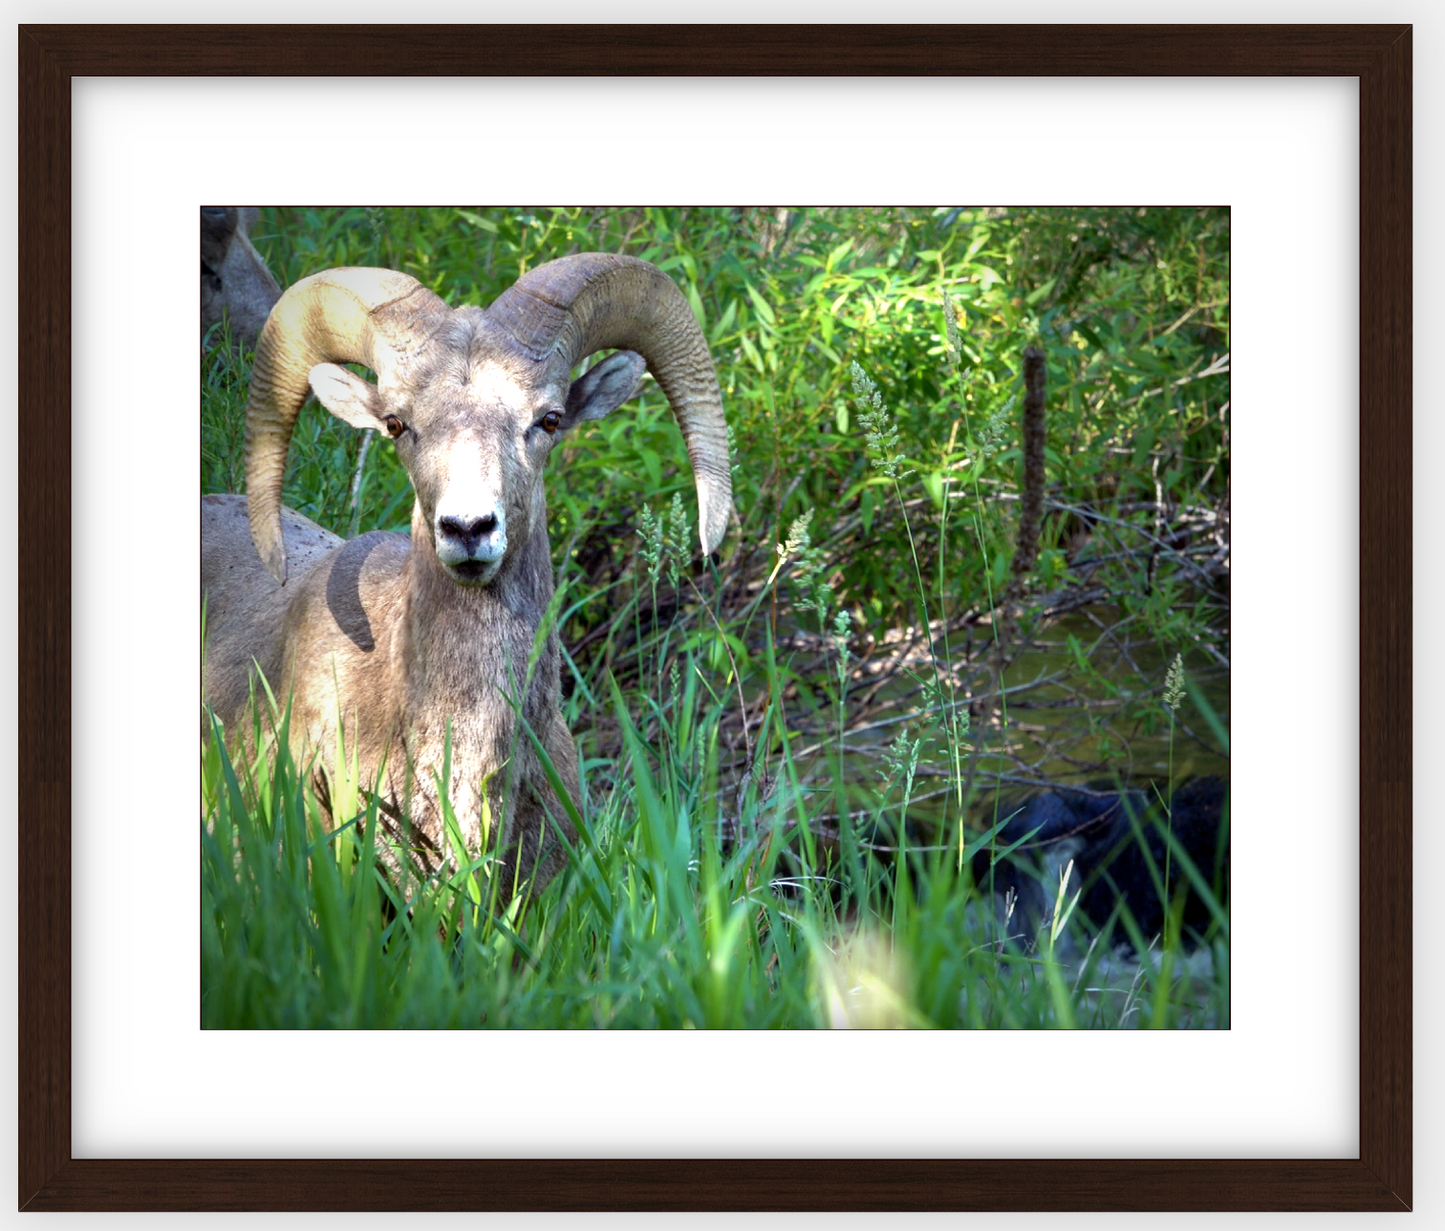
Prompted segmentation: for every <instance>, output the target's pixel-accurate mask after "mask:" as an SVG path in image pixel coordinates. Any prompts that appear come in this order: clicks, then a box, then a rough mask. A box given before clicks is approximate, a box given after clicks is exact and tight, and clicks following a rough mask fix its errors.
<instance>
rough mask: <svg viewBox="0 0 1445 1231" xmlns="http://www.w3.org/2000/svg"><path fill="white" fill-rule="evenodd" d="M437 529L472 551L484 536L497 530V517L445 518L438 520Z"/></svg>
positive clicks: (493, 515) (487, 515)
mask: <svg viewBox="0 0 1445 1231" xmlns="http://www.w3.org/2000/svg"><path fill="white" fill-rule="evenodd" d="M437 528H438V529H439V530H441V532H442V534H443V535H445V536H446V537H447V538H449V539H456V540H457V541H458V542H460V543H464V544H465V545H466V547H467V548H468V550H471V549H473V548H475V547H476V545H477V543H478V542H479V541H480V540H481V537H482V535H484V534H491V532H492V531H493V530H495V529H496V528H497V515H496V514H495V513H488V514H486V516H484V517H472V518H461V517H443V518H440V519H439V520H438V522H437Z"/></svg>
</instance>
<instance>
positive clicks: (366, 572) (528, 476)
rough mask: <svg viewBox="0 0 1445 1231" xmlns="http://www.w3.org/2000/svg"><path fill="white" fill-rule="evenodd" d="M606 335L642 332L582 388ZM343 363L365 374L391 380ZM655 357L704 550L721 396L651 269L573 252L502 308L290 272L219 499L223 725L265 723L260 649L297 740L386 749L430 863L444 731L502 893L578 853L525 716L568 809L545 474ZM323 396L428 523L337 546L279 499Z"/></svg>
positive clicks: (400, 808) (386, 792)
mask: <svg viewBox="0 0 1445 1231" xmlns="http://www.w3.org/2000/svg"><path fill="white" fill-rule="evenodd" d="M612 347H621V348H624V349H621V350H619V351H618V352H617V353H615V354H613V355H610V356H609V357H608V358H606V359H603V360H602V361H600V362H599V363H597V364H596V365H595V366H593V367H592V368H591V369H590V370H589V371H588V372H587V373H586V374H585V375H583V376H581V377H579V378H578V379H577V380H575V381H573V380H572V379H571V376H570V373H571V370H572V368H573V367H574V366H575V365H576V364H577V363H579V362H580V361H581V360H582V359H584V358H585V357H587V356H588V355H592V354H594V353H596V352H597V351H599V350H603V349H608V348H612ZM343 363H360V364H365V365H366V366H368V367H370V368H371V369H372V370H373V371H374V372H375V373H376V374H377V384H376V385H374V386H373V385H371V384H369V383H368V382H367V381H365V380H363V379H361V378H360V377H358V376H355V375H353V374H352V373H351V372H349V371H347V370H346V369H344V368H342V367H340V366H338V365H339V364H343ZM644 366H645V367H647V368H650V369H651V371H652V374H653V376H654V377H655V378H656V380H657V382H658V384H659V385H660V386H661V387H662V389H663V391H664V393H666V395H667V398H668V401H669V402H670V403H671V405H672V409H673V413H674V414H675V416H676V418H677V421H678V424H679V426H680V427H681V429H682V434H683V438H684V440H685V442H686V445H687V451H688V456H689V458H690V459H691V462H692V469H693V474H694V477H695V480H696V484H697V495H698V508H699V537H700V538H701V541H702V548H703V551H704V552H707V553H711V552H713V551H715V550H716V549H717V546H718V544H719V543H720V542H721V540H722V537H723V534H724V532H725V530H726V528H727V523H728V517H729V515H730V512H731V509H732V483H731V477H730V467H729V463H728V445H727V435H726V431H727V427H726V423H725V421H724V419H723V410H722V398H721V395H720V393H719V390H718V384H717V377H716V375H715V373H714V370H713V365H712V360H711V358H710V356H709V354H708V349H707V343H706V341H705V340H704V338H703V335H702V331H701V330H700V329H699V328H698V325H697V322H696V320H695V319H694V317H693V315H692V310H691V308H690V307H689V306H688V303H687V300H686V299H685V298H684V297H683V295H682V293H681V292H680V291H679V290H678V288H677V286H676V285H675V284H674V283H673V282H672V281H671V279H669V278H668V277H667V276H666V275H665V274H663V273H662V272H661V271H660V270H659V269H657V268H656V267H655V266H653V265H650V264H648V263H646V262H645V261H640V260H636V259H634V258H631V257H624V256H614V255H609V254H598V253H584V254H580V255H577V256H570V257H564V258H562V259H561V260H556V261H552V262H551V263H549V264H545V265H542V266H539V267H538V268H536V269H534V270H532V271H531V272H530V273H528V274H527V275H526V276H524V277H523V278H521V279H520V280H519V281H518V282H517V283H515V284H514V285H513V286H512V287H511V288H510V289H508V290H507V291H506V292H504V293H503V294H502V295H501V296H500V297H499V298H498V299H497V300H496V302H495V303H493V304H492V305H491V307H490V308H487V309H485V310H484V309H481V308H477V307H459V308H456V309H452V308H449V307H448V306H447V304H446V303H445V302H444V301H443V300H441V299H440V298H438V297H437V296H436V295H434V294H432V293H431V292H430V291H428V290H427V289H426V288H425V287H423V286H422V285H421V283H419V282H417V281H416V280H415V279H414V278H411V277H408V276H407V275H405V274H401V273H393V272H391V271H390V270H384V269H334V270H329V271H326V272H324V273H319V274H316V275H314V276H312V277H310V278H306V279H303V280H302V281H301V282H298V283H297V284H296V285H295V286H293V287H291V288H290V289H289V290H288V291H287V292H286V293H285V295H283V296H282V297H281V300H280V302H279V303H278V304H277V305H276V307H275V309H274V310H273V311H272V313H271V317H270V320H269V321H268V322H267V324H266V327H265V329H264V331H263V332H262V334H261V340H260V344H259V346H258V349H257V352H256V361H255V366H254V369H253V372H252V377H251V391H250V401H249V403H248V406H247V411H246V484H247V489H248V492H249V499H248V498H246V497H241V496H203V497H202V501H201V519H202V520H201V527H202V529H201V543H202V566H201V567H202V572H201V582H202V587H203V590H204V592H205V595H206V601H207V604H208V606H207V612H206V662H205V681H204V694H205V697H206V699H207V702H208V704H209V706H210V707H211V710H212V712H214V713H215V714H216V716H217V717H218V718H219V719H220V720H221V722H222V723H223V724H224V726H225V727H226V728H227V731H228V739H234V738H237V737H241V738H244V730H245V728H246V727H247V726H248V725H249V720H248V718H247V715H248V702H249V700H250V697H251V690H252V681H253V670H254V668H253V662H254V664H255V665H256V666H259V668H260V670H261V672H262V673H263V674H264V675H265V678H266V679H267V681H269V683H270V685H271V687H272V688H273V690H274V691H275V694H276V697H277V698H278V700H281V701H284V700H285V698H286V697H288V696H289V697H290V698H291V706H292V713H291V739H292V744H293V746H295V747H297V748H300V749H304V750H314V751H317V752H319V753H320V754H321V755H322V756H323V757H326V758H328V763H329V758H330V756H331V755H332V750H333V749H334V748H335V744H336V734H337V732H336V722H337V717H338V715H339V716H340V720H341V724H342V730H343V736H344V742H345V746H346V749H347V753H348V756H349V755H351V751H352V749H353V748H355V749H356V750H357V751H358V753H359V762H360V766H361V771H362V777H363V779H364V780H365V779H366V778H368V777H371V778H375V777H376V775H377V770H378V767H379V766H380V765H381V764H382V763H383V761H384V764H385V768H384V771H383V776H384V781H379V782H377V789H378V791H379V792H380V794H381V798H382V799H383V801H385V802H386V804H387V807H386V811H387V814H388V815H387V816H386V817H384V818H383V826H384V828H386V830H387V831H388V837H389V838H390V839H391V841H392V842H394V843H396V844H397V845H398V846H399V847H400V848H402V849H404V850H406V851H407V852H408V853H409V858H410V862H411V863H412V865H413V867H414V869H415V870H416V871H417V872H418V873H420V874H422V875H426V874H429V873H430V872H432V871H434V870H435V869H437V868H438V867H440V866H442V865H443V863H444V862H445V858H446V852H447V849H448V847H447V841H446V839H445V835H444V826H443V818H442V816H441V810H440V808H439V806H438V790H437V786H438V782H439V780H440V777H441V773H442V765H443V752H444V747H445V745H446V742H447V740H448V738H449V739H450V755H451V777H450V781H449V783H447V784H446V785H447V788H448V794H449V797H450V800H451V803H452V806H453V808H454V809H455V813H456V817H457V820H458V822H459V823H460V827H461V831H462V834H463V836H464V838H465V841H466V845H467V848H468V851H469V852H470V853H471V854H472V856H473V857H475V856H476V854H477V852H478V850H479V848H480V847H481V846H482V845H483V801H484V796H485V801H486V803H487V805H488V808H489V812H490V816H491V817H492V818H493V820H492V825H493V830H492V835H491V837H492V841H493V843H494V844H495V842H496V838H497V836H498V832H500V835H501V842H500V845H499V847H498V848H497V849H500V850H503V851H506V852H507V854H506V856H505V859H504V860H503V862H502V864H501V869H500V870H501V872H502V881H503V883H502V886H501V888H502V896H503V897H504V898H506V897H508V896H510V893H511V890H512V886H513V881H514V878H516V877H526V876H528V875H529V874H530V875H533V877H534V880H533V885H534V887H537V888H540V887H541V886H542V885H543V884H545V883H546V881H547V880H548V879H549V878H550V877H551V876H552V875H553V874H554V873H555V871H556V870H557V868H558V867H559V866H560V864H561V861H562V852H561V850H560V848H559V847H558V845H557V844H556V842H555V840H554V838H555V835H554V834H553V833H552V832H551V831H550V823H549V821H548V819H547V814H550V816H551V817H552V819H553V820H554V821H555V822H556V823H557V824H559V825H560V826H561V827H562V829H563V831H564V832H567V833H568V834H569V840H570V839H571V838H572V837H574V836H575V835H573V834H572V832H571V829H572V827H571V825H570V824H569V822H568V820H567V817H566V813H565V809H563V808H562V807H560V806H559V802H558V800H557V797H556V795H555V793H554V791H553V789H552V787H551V785H550V784H549V781H548V778H547V777H546V775H545V772H544V768H543V765H542V762H541V760H540V759H539V757H538V755H537V753H536V751H535V748H534V746H533V745H532V743H531V741H530V740H529V739H528V738H527V736H526V735H525V733H524V732H522V731H521V730H520V728H519V724H518V722H517V712H518V710H520V713H521V715H522V716H523V717H524V718H525V719H526V722H527V723H528V724H529V725H530V727H531V729H532V731H533V732H535V733H536V736H537V738H538V739H539V740H540V742H541V745H542V746H543V747H544V748H545V749H546V751H547V754H548V756H549V757H550V759H551V761H552V763H553V765H554V766H555V767H556V770H557V772H558V775H559V777H560V780H561V782H562V784H563V786H564V788H565V789H566V791H567V792H568V793H569V794H570V795H571V796H572V797H573V799H574V800H577V799H578V796H579V787H578V772H577V758H576V749H575V747H574V745H573V743H572V737H571V734H570V733H569V731H568V730H567V727H566V724H565V723H564V722H563V719H562V715H561V710H560V708H559V696H560V693H559V689H560V678H559V665H560V655H559V651H558V644H557V633H556V630H555V627H553V626H551V625H548V626H547V627H546V632H545V634H544V635H542V634H539V630H541V629H542V628H543V626H544V623H545V614H546V612H547V608H548V603H549V602H550V600H551V598H552V595H553V579H552V561H551V554H550V547H549V544H548V538H547V510H546V507H545V492H544V487H543V482H542V468H543V464H544V463H545V462H546V460H547V456H548V454H549V453H551V451H552V448H553V446H554V445H556V443H557V441H558V440H560V439H561V437H562V434H563V433H564V432H565V431H567V430H568V429H570V428H572V427H574V426H576V425H577V424H578V423H581V422H583V421H585V420H588V419H600V418H601V417H602V416H603V415H605V414H607V413H608V412H609V411H611V410H613V409H615V408H616V407H617V406H619V405H620V404H621V403H622V402H624V401H626V400H627V398H629V397H630V396H631V395H632V393H633V391H634V389H635V388H636V386H637V383H638V381H639V380H640V379H641V378H642V375H643V371H644ZM308 388H309V389H312V390H314V391H315V393H316V396H317V398H318V400H319V401H320V402H321V404H322V405H323V406H325V407H326V409H327V410H329V411H330V412H331V413H332V414H334V415H336V416H337V417H338V418H340V419H343V420H345V421H346V422H347V423H350V424H353V425H354V426H356V427H374V428H378V429H380V430H381V431H384V432H386V433H387V435H389V436H390V437H391V438H392V440H393V441H394V442H395V446H396V449H397V453H398V455H399V456H400V458H401V461H402V463H403V465H404V466H405V467H406V469H407V472H408V474H409V476H410V478H411V483H412V487H413V489H414V491H415V497H416V500H415V504H414V506H413V511H412V520H411V535H410V537H408V536H406V535H402V534H385V533H381V532H372V533H369V534H363V535H361V536H359V537H358V538H355V539H352V540H350V541H349V542H343V541H342V540H340V539H338V538H336V537H335V536H334V535H332V534H330V533H328V532H327V531H325V530H323V529H322V528H321V527H319V526H317V525H315V524H314V523H312V522H310V521H308V520H307V519H306V518H304V517H302V516H301V515H300V514H298V513H295V512H292V511H291V510H289V509H285V508H282V507H281V482H282V474H283V472H284V470H285V465H286V453H287V449H288V446H289V442H290V439H291V433H292V429H293V427H294V425H295V422H296V417H297V414H298V413H299V411H300V409H301V404H302V402H303V401H304V400H305V399H306V396H307V391H308ZM258 553H259V554H258ZM534 647H536V648H535V649H534ZM534 656H535V657H536V662H535V669H534V670H533V671H532V673H531V676H530V678H529V677H528V664H529V661H531V660H532V659H533V658H534ZM262 695H264V694H262ZM514 706H515V708H514ZM448 732H450V734H449V735H448ZM408 814H409V820H410V824H408V823H407V817H408ZM338 819H340V818H338ZM497 826H501V827H502V828H501V829H500V831H499V830H498V829H497V828H496V827H497ZM401 862H404V860H402V859H398V860H397V861H396V862H395V863H393V867H397V866H399V864H400V863H401Z"/></svg>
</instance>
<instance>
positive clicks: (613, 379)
mask: <svg viewBox="0 0 1445 1231" xmlns="http://www.w3.org/2000/svg"><path fill="white" fill-rule="evenodd" d="M645 371H647V360H646V359H644V358H643V357H642V356H641V355H639V354H637V353H636V352H635V351H630V350H620V351H618V352H617V353H616V354H615V355H608V356H607V358H606V359H604V360H603V361H602V362H601V363H598V364H594V365H593V366H592V367H591V368H589V369H588V370H587V371H586V372H584V373H583V374H582V375H581V376H579V377H578V378H577V379H576V380H574V381H573V382H572V388H571V389H570V390H568V392H567V417H566V422H565V423H564V424H563V426H564V427H572V426H574V425H575V424H578V423H585V422H586V421H587V420H588V419H600V418H602V416H603V415H607V414H611V413H612V412H613V411H614V410H616V409H617V408H618V407H619V406H621V405H622V403H623V402H625V401H627V399H628V398H630V397H631V396H632V394H633V393H634V391H635V390H636V389H637V382H638V381H640V380H641V379H642V374H643V373H644V372H645Z"/></svg>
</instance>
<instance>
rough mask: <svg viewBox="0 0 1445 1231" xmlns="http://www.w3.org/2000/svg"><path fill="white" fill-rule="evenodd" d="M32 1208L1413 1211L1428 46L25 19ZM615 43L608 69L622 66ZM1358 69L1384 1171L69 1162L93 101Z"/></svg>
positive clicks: (1362, 720)
mask: <svg viewBox="0 0 1445 1231" xmlns="http://www.w3.org/2000/svg"><path fill="white" fill-rule="evenodd" d="M19 43H20V302H21V303H24V304H26V305H27V307H26V310H25V311H24V312H23V313H21V314H20V339H19V341H20V347H19V352H20V410H21V413H20V446H21V449H20V456H21V457H22V458H23V459H24V461H23V464H22V466H21V467H20V493H19V494H20V509H21V517H22V520H21V525H20V647H19V648H20V695H19V712H20V714H21V716H22V721H21V723H20V741H19V743H20V747H19V754H20V756H19V762H20V782H21V787H20V792H21V794H20V808H21V815H22V816H23V817H24V818H25V834H26V837H25V840H24V841H23V842H21V843H20V903H19V907H20V909H19V932H20V989H19V993H20V994H19V1004H20V1030H19V1041H20V1056H19V1064H20V1072H19V1088H20V1118H19V1139H20V1159H19V1176H20V1193H19V1204H20V1207H21V1208H22V1209H32V1210H145V1209H149V1210H182V1209H194V1210H242V1209H254V1210H284V1209H298V1210H352V1209H376V1210H452V1209H469V1210H492V1209H496V1210H524V1209H536V1210H584V1209H594V1210H595V1209H638V1210H646V1209H706V1210H745V1209H746V1210H759V1209H761V1210H790V1209H817V1210H828V1209H856V1210H882V1209H896V1210H925V1209H929V1210H931V1209H959V1210H1016V1209H1017V1210H1069V1209H1085V1210H1105V1209H1111V1210H1205V1209H1218V1210H1244V1209H1260V1210H1287V1209H1288V1210H1404V1209H1408V1208H1410V1205H1411V1201H1412V1189H1411V1183H1412V1172H1411V1167H1412V1160H1411V1143H1412V1133H1411V1108H1412V1103H1411V1099H1412V1092H1411V1072H1412V1070H1411V1064H1412V1060H1411V1041H1412V1040H1411V996H1412V993H1411V961H1412V953H1411V944H1412V936H1411V885H1410V872H1411V833H1410V821H1411V784H1410V772H1411V710H1410V706H1411V690H1410V673H1411V649H1412V628H1411V607H1410V605H1411V475H1410V460H1411V436H1410V432H1411V347H1412V336H1411V225H1412V218H1411V174H1412V172H1411V124H1412V119H1411V114H1412V113H1411V71H1412V69H1411V29H1410V27H1408V26H1398V25H1395V26H1236V27H1227V26H1197V27H1185V26H1078V27H1065V26H1045V27H1028V26H995V27H984V26H972V27H970V26H941V27H924V26H898V27H883V26H866V27H863V26H824V27H799V26H758V27H746V26H671V27H669V26H595V27H577V26H572V27H561V26H541V27H521V26H482V27H437V26H427V27H400V28H390V27H382V26H352V27H345V28H339V27H324V26H285V27H281V26H270V27H267V26H248V27H225V26H196V27H165V26H22V27H20V29H19ZM599 48H602V49H605V53H606V54H605V55H600V56H599V54H598V52H599ZM599 63H604V64H605V65H606V66H607V67H606V69H605V70H600V71H603V72H606V73H607V74H610V75H632V76H653V75H693V74H708V75H738V76H794V75H796V76H818V75H838V74H849V75H860V76H884V75H888V76H891V75H899V76H906V75H919V74H921V75H948V76H1022V77H1031V76H1144V77H1153V76H1166V77H1168V76H1348V77H1358V78H1359V91H1360V94H1359V98H1360V112H1359V114H1360V254H1359V255H1360V269H1361V276H1360V432H1359V438H1360V472H1359V473H1360V712H1359V724H1360V800H1359V817H1360V955H1361V961H1360V1092H1359V1104H1360V1130H1359V1135H1360V1157H1359V1158H1358V1159H1341V1160H1289V1159H1276V1160H1248V1161H1238V1160H1236V1161H1229V1160H1223V1161H1221V1160H1178V1161H1155V1160H1111V1161H1098V1160H1087V1161H1080V1160H1075V1161H1070V1160H1043V1161H1039V1160H1033V1161H1030V1160H1006V1161H967V1162H959V1161H896V1160H873V1161H866V1160H865V1161H860V1160H856V1159H850V1160H845V1161H833V1160H827V1161H796V1160H795V1161H693V1160H672V1161H668V1162H665V1163H661V1164H659V1163H655V1162H641V1161H627V1160H615V1159H614V1160H607V1161H581V1162H578V1161H546V1160H536V1161H491V1160H478V1161H471V1162H458V1161H455V1160H449V1161H444V1162H430V1161H398V1160H381V1161H376V1160H366V1161H340V1162H338V1161H334V1160H333V1161H325V1162H314V1161H249V1160H206V1161H195V1160H160V1161H157V1160H100V1159H72V1158H71V1155H70V1135H71V1067H70V1066H71V1055H70V1047H71V999H70V984H71V955H70V941H71V934H70V917H71V887H70V867H71V846H70V801H71V793H70V787H71V759H70V731H71V695H72V694H71V686H72V679H71V671H70V662H71V641H70V618H71V607H70V567H71V564H70V557H69V555H68V553H66V552H56V551H54V550H52V549H50V548H49V547H48V546H47V544H53V543H54V542H55V540H56V538H57V536H58V537H59V538H60V539H61V541H62V542H65V541H68V540H69V536H70V526H71V512H70V509H71V489H70V473H71V472H70V432H71V422H70V362H71V349H70V320H71V318H70V286H71V259H70V216H71V215H70V202H71V166H70V123H71V111H70V80H71V78H72V76H80V75H93V76H152V75H170V76H247V75H273V76H309V77H317V76H359V75H379V76H441V75H445V76H453V75H455V76H470V75H475V74H477V72H478V70H479V69H482V70H485V68H486V67H487V66H494V65H506V66H507V72H508V74H515V75H519V76H520V75H564V76H574V75H575V76H595V75H597V74H598V73H599V69H598V68H597V65H598V64H599Z"/></svg>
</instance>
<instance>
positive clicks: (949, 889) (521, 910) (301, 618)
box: [199, 204, 1231, 1030]
mask: <svg viewBox="0 0 1445 1231" xmlns="http://www.w3.org/2000/svg"><path fill="white" fill-rule="evenodd" d="M200 215H201V217H200V221H201V392H200V415H201V459H200V461H201V492H202V499H201V534H200V541H201V589H202V594H201V621H202V630H203V637H202V641H203V660H202V662H201V664H200V683H201V693H202V706H201V774H200V783H201V791H202V808H201V833H200V861H199V862H200V889H201V919H200V934H201V945H200V948H201V1003H200V1014H199V1017H200V1024H201V1026H202V1027H203V1028H205V1029H219V1030H258V1029H291V1030H294V1029H319V1028H339V1029H393V1028H408V1029H439V1028H512V1029H556V1028H593V1029H596V1028H607V1027H611V1028H651V1029H708V1030H715V1029H738V1028H741V1029H749V1028H785V1029H802V1028H810V1029H811V1028H862V1029H884V1028H968V1029H990V1030H991V1029H1026V1030H1039V1029H1110V1028H1115V1029H1119V1028H1122V1029H1139V1028H1155V1029H1158V1028H1164V1029H1175V1030H1205V1029H1209V1030H1221V1029H1228V1028H1229V1026H1230V826H1229V814H1230V806H1229V805H1230V789H1229V788H1230V774H1229V765H1230V760H1229V729H1230V724H1229V717H1230V426H1231V413H1230V410H1231V407H1230V210H1229V208H1228V207H1225V206H1218V205H1209V204H1201V205H1194V206H1177V205H1175V206H1156V205H1116V206H1087V207H1084V206H1080V207H1068V206H1047V207H1044V206H1028V205H1022V206H1014V205H1009V206H954V205H940V206H916V205H910V206H897V207H880V206H836V205H826V206H748V207H738V206H727V207H708V206H672V205H669V206H631V207H618V206H607V207H586V206H516V207H496V206H431V205H428V206H294V205H286V206H207V207H202V209H201V211H200ZM554 455H555V456H554Z"/></svg>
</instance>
